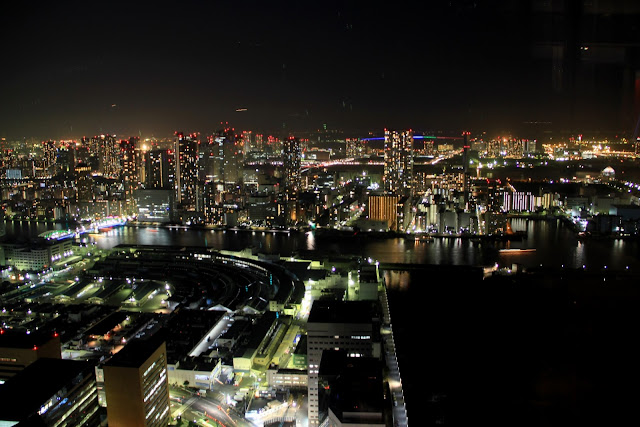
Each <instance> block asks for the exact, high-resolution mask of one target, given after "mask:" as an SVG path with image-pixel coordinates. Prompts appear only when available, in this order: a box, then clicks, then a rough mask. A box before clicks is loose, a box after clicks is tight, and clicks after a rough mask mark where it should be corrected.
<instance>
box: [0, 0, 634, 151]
mask: <svg viewBox="0 0 640 427" xmlns="http://www.w3.org/2000/svg"><path fill="white" fill-rule="evenodd" d="M575 3H576V4H575V5H574V6H573V8H571V7H569V5H567V6H566V7H565V8H562V7H556V6H554V7H550V8H548V7H547V6H545V4H543V2H538V1H530V2H508V1H497V2H483V1H478V2H470V1H462V0H459V1H450V2H444V1H437V2H429V3H428V4H423V5H420V6H404V7H401V6H392V5H388V4H385V3H382V2H380V3H372V4H367V7H362V6H361V5H359V4H357V3H356V2H345V3H336V4H329V5H327V4H321V3H312V4H307V5H305V6H300V5H296V4H293V3H284V2H281V3H275V4H268V5H267V4H262V3H259V2H249V3H243V4H242V5H235V4H232V3H217V4H209V3H201V2H180V5H178V4H172V3H154V4H153V7H151V6H149V5H145V4H126V3H118V2H115V3H114V2H111V3H110V4H109V5H108V6H105V5H100V4H97V3H96V4H94V3H90V4H85V3H80V2H77V3H76V2H70V3H65V4H64V5H53V4H46V3H42V4H36V5H34V6H33V7H32V6H31V5H30V6H28V7H27V6H26V5H19V6H17V7H18V9H21V10H18V11H17V12H19V13H15V12H13V13H9V11H8V10H6V14H5V16H11V17H12V19H10V20H9V22H8V23H7V26H6V28H5V31H4V36H3V37H2V38H0V47H2V49H3V52H5V58H6V64H7V66H5V67H3V70H2V71H1V73H2V78H1V79H0V95H1V96H2V99H3V102H2V103H1V104H0V109H1V110H0V113H1V114H0V117H1V118H0V136H2V137H6V138H10V139H19V138H24V137H26V138H29V137H35V138H42V139H45V138H51V139H66V138H71V137H74V136H77V135H90V134H95V133H109V134H118V135H120V134H122V135H139V134H144V135H168V134H170V133H172V132H174V131H175V130H177V129H185V130H187V129H198V130H201V131H202V132H209V131H214V130H215V127H216V125H217V123H219V122H221V121H229V122H230V123H233V124H234V125H236V127H237V128H244V129H273V130H281V131H283V130H284V131H288V130H291V131H293V132H296V131H308V130H313V129H319V128H321V127H322V125H323V124H328V126H329V127H330V128H332V129H337V128H339V129H354V130H368V129H380V128H383V127H389V128H399V129H402V128H413V129H443V128H444V129H451V128H453V129H470V130H472V131H477V130H487V131H490V132H491V131H494V130H495V131H503V130H504V131H512V132H518V130H519V129H522V128H530V127H531V126H534V127H543V128H544V129H545V130H546V129H547V128H554V129H569V130H574V129H584V130H585V131H595V130H602V131H612V132H626V133H629V134H633V133H634V130H635V124H636V122H637V114H636V111H634V108H636V109H637V104H638V103H637V96H636V94H635V93H634V92H633V85H634V81H635V80H636V74H634V73H635V71H636V68H637V60H636V59H635V58H636V57H637V56H638V55H637V53H636V50H637V48H636V47H634V46H635V44H634V43H636V42H637V41H638V34H637V31H636V30H634V28H635V27H634V26H633V25H632V23H633V21H634V18H635V17H637V16H638V14H639V12H640V10H638V7H637V6H634V5H633V4H631V3H629V2H623V3H624V4H620V5H618V4H610V2H605V3H603V4H601V5H600V6H599V9H598V8H595V9H594V6H593V5H590V4H587V3H584V2H575ZM601 3H602V2H601ZM627 3H629V4H627ZM572 4H573V3H572ZM5 7H6V6H5ZM613 28H615V29H616V30H618V31H617V33H614V32H613V31H612V30H613Z"/></svg>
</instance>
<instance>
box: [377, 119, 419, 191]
mask: <svg viewBox="0 0 640 427" xmlns="http://www.w3.org/2000/svg"><path fill="white" fill-rule="evenodd" d="M383 181H384V190H385V191H386V192H389V193H393V194H397V195H403V196H411V195H412V191H413V131H411V130H404V131H400V132H398V131H395V130H389V129H385V130H384V176H383Z"/></svg>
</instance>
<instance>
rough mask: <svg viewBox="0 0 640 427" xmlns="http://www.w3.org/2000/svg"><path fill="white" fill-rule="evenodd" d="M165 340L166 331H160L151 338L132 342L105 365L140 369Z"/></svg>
mask: <svg viewBox="0 0 640 427" xmlns="http://www.w3.org/2000/svg"><path fill="white" fill-rule="evenodd" d="M165 338H166V334H165V331H164V330H160V331H158V332H156V333H155V334H153V335H151V336H150V337H149V338H146V339H136V340H131V341H129V342H128V343H127V345H125V346H124V348H123V349H122V350H120V351H119V352H117V353H116V354H115V355H114V356H113V357H112V358H111V359H109V360H108V361H107V362H105V364H104V365H105V366H118V367H124V368H139V367H140V366H142V364H143V363H144V362H146V361H147V359H149V357H150V356H151V355H152V354H153V352H154V351H156V350H157V349H158V347H160V346H161V345H162V343H164V342H165Z"/></svg>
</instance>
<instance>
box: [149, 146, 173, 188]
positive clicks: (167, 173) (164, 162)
mask: <svg viewBox="0 0 640 427" xmlns="http://www.w3.org/2000/svg"><path fill="white" fill-rule="evenodd" d="M145 163H146V172H147V176H146V179H145V186H146V188H150V189H151V188H154V189H164V190H173V189H174V188H175V155H174V154H173V150H151V151H148V152H147V153H146V160H145Z"/></svg>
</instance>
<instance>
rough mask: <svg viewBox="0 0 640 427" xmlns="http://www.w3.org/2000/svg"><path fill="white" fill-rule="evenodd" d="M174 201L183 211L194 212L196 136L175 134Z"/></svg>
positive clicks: (196, 166)
mask: <svg viewBox="0 0 640 427" xmlns="http://www.w3.org/2000/svg"><path fill="white" fill-rule="evenodd" d="M175 144H176V147H175V150H176V151H175V153H176V201H177V202H178V203H180V204H181V206H182V208H183V209H184V210H194V209H195V206H196V188H197V182H198V164H197V161H198V140H197V135H196V134H191V135H184V134H183V133H182V132H177V133H176V142H175Z"/></svg>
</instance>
